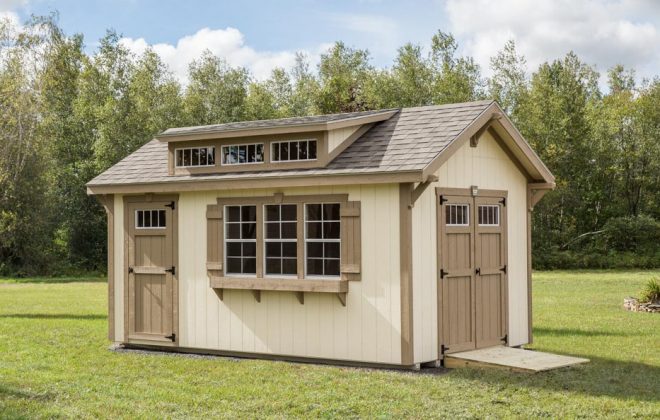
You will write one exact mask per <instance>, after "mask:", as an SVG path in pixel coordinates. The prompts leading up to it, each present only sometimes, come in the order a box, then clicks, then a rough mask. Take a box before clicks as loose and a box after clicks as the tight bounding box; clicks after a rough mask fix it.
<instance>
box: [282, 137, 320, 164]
mask: <svg viewBox="0 0 660 420" xmlns="http://www.w3.org/2000/svg"><path fill="white" fill-rule="evenodd" d="M271 144H272V150H271V161H273V162H291V161H296V160H298V161H299V160H316V140H313V139H309V140H290V141H276V142H273V143H271Z"/></svg>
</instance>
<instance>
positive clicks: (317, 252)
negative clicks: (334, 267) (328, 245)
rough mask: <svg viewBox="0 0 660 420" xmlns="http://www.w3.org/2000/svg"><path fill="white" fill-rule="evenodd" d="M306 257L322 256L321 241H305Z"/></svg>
mask: <svg viewBox="0 0 660 420" xmlns="http://www.w3.org/2000/svg"><path fill="white" fill-rule="evenodd" d="M307 258H323V242H307Z"/></svg>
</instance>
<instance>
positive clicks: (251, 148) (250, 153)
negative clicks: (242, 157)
mask: <svg viewBox="0 0 660 420" xmlns="http://www.w3.org/2000/svg"><path fill="white" fill-rule="evenodd" d="M256 155H257V153H256V147H255V145H254V144H250V145H248V146H247V161H248V163H254V162H256V161H257V156H256Z"/></svg>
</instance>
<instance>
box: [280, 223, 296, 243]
mask: <svg viewBox="0 0 660 420" xmlns="http://www.w3.org/2000/svg"><path fill="white" fill-rule="evenodd" d="M296 233H297V232H296V222H284V223H282V238H283V239H296Z"/></svg>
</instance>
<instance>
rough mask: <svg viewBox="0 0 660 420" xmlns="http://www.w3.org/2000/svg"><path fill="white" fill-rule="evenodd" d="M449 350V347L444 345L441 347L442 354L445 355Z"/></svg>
mask: <svg viewBox="0 0 660 420" xmlns="http://www.w3.org/2000/svg"><path fill="white" fill-rule="evenodd" d="M447 350H449V347H447V346H445V345H444V344H442V345H440V354H445V353H446V352H447Z"/></svg>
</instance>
